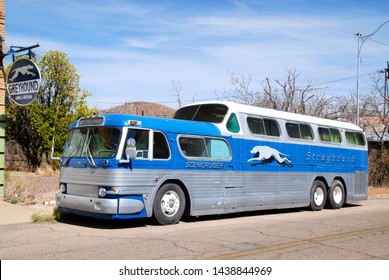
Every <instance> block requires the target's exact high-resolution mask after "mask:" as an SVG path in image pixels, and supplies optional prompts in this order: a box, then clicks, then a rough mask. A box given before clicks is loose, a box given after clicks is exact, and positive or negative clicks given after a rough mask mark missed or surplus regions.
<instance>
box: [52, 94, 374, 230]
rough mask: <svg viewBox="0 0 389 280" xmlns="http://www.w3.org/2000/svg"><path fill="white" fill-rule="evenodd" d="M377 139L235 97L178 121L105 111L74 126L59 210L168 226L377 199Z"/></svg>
mask: <svg viewBox="0 0 389 280" xmlns="http://www.w3.org/2000/svg"><path fill="white" fill-rule="evenodd" d="M367 158H368V156H367V143H366V139H365V136H364V133H363V132H362V130H361V129H360V128H359V127H357V126H355V125H353V124H349V123H345V122H338V121H333V120H327V119H322V118H315V117H310V116H304V115H298V114H292V113H286V112H280V111H275V110H270V109H264V108H259V107H252V106H247V105H241V104H236V103H232V102H220V101H215V102H204V103H196V104H192V105H188V106H185V107H183V108H181V109H179V110H178V111H177V112H176V114H175V116H174V118H173V119H165V118H154V117H143V116H135V115H124V114H123V115H120V114H105V115H96V116H91V117H84V118H81V119H79V120H78V121H76V122H75V123H74V124H73V125H72V126H71V127H70V129H69V134H68V138H67V141H66V144H65V147H64V151H63V155H62V158H61V170H60V190H59V192H58V194H57V195H56V202H57V205H58V209H59V210H60V211H62V212H65V213H71V214H77V215H84V216H91V217H96V218H105V219H130V218H142V217H153V219H154V220H155V221H156V222H157V223H159V224H172V223H176V222H178V221H179V220H180V219H181V218H182V216H183V215H191V216H200V215H210V214H223V213H232V212H241V211H254V210H261V209H280V208H292V207H308V208H310V209H312V210H321V209H323V208H324V207H325V206H327V207H329V208H333V209H338V208H341V207H342V206H343V205H344V204H345V203H346V202H357V201H360V200H364V199H367V176H368V170H367V169H368V165H367Z"/></svg>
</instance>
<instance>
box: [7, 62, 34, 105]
mask: <svg viewBox="0 0 389 280" xmlns="http://www.w3.org/2000/svg"><path fill="white" fill-rule="evenodd" d="M40 85H41V74H40V71H39V68H38V66H37V65H36V64H35V63H34V62H33V61H32V60H30V59H26V58H22V59H19V60H17V61H16V62H15V63H14V64H13V65H12V66H11V69H10V70H9V73H8V77H7V90H8V95H9V97H10V98H11V99H12V100H13V101H14V102H15V103H17V104H18V105H21V106H25V105H28V104H30V103H31V102H33V101H34V100H35V98H36V97H37V96H38V92H39V88H40Z"/></svg>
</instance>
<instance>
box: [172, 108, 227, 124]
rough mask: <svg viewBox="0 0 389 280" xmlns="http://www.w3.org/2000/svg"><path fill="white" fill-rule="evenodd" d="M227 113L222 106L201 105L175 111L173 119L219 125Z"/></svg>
mask: <svg viewBox="0 0 389 280" xmlns="http://www.w3.org/2000/svg"><path fill="white" fill-rule="evenodd" d="M227 112H228V107H227V106H226V105H223V104H201V105H192V106H187V107H183V108H180V109H178V110H177V112H176V113H175V115H174V118H175V119H179V120H192V121H202V122H211V123H221V122H223V120H224V117H225V116H226V114H227Z"/></svg>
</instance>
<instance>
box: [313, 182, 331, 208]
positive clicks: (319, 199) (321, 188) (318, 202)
mask: <svg viewBox="0 0 389 280" xmlns="http://www.w3.org/2000/svg"><path fill="white" fill-rule="evenodd" d="M326 198H327V190H326V186H325V184H324V183H323V182H322V181H315V182H313V185H312V188H311V196H310V205H309V208H310V209H311V210H313V211H319V210H322V209H323V208H324V205H325V203H326Z"/></svg>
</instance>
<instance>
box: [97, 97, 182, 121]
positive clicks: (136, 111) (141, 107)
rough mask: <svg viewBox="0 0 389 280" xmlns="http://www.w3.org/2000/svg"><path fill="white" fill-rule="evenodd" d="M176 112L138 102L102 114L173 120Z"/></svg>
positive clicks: (149, 103)
mask: <svg viewBox="0 0 389 280" xmlns="http://www.w3.org/2000/svg"><path fill="white" fill-rule="evenodd" d="M175 112H176V110H174V109H172V108H170V107H167V106H164V105H161V104H157V103H151V102H144V101H137V102H130V103H125V104H123V105H119V106H116V107H113V108H110V109H107V110H102V113H115V114H130V115H140V116H152V117H164V118H172V117H173V115H174V113H175Z"/></svg>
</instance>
